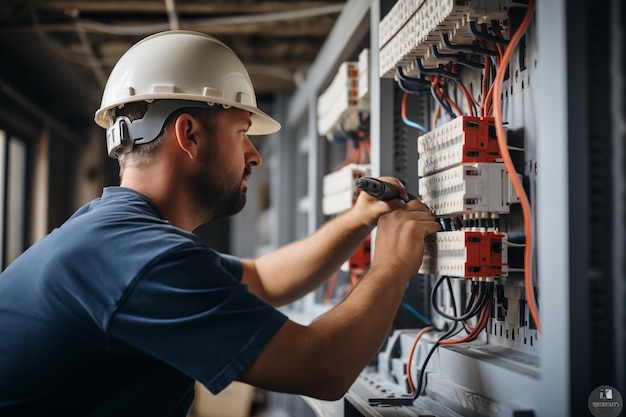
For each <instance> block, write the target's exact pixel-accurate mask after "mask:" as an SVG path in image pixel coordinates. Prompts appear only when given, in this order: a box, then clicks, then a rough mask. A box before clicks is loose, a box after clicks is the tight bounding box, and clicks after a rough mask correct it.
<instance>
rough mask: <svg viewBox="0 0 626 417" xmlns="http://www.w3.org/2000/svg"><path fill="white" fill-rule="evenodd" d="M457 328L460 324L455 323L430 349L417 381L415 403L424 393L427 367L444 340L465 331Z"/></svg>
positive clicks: (414, 395)
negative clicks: (422, 392)
mask: <svg viewBox="0 0 626 417" xmlns="http://www.w3.org/2000/svg"><path fill="white" fill-rule="evenodd" d="M457 327H458V323H454V325H453V326H452V327H451V328H450V330H448V331H447V332H446V333H444V334H443V336H441V337H440V338H439V339H438V340H437V342H436V343H435V345H434V346H433V347H432V348H431V349H430V352H428V355H427V356H426V359H424V363H423V364H422V369H420V376H419V379H418V381H417V387H416V388H415V393H414V394H413V401H415V400H417V399H418V398H419V396H420V393H421V391H422V387H423V385H424V375H426V365H428V361H430V358H431V357H432V356H433V353H435V350H436V349H437V348H438V347H439V346H440V343H441V341H443V340H444V339H447V338H450V337H452V336H455V335H456V334H457V333H458V332H460V331H461V330H463V328H460V329H458V330H457Z"/></svg>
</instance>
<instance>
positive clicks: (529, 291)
mask: <svg viewBox="0 0 626 417" xmlns="http://www.w3.org/2000/svg"><path fill="white" fill-rule="evenodd" d="M534 9H535V0H530V1H529V3H528V9H527V10H526V15H525V16H524V20H522V23H521V24H520V27H519V29H518V30H517V31H516V32H515V35H513V37H512V38H511V40H510V42H509V45H508V46H507V48H506V50H505V52H504V55H503V57H502V60H501V61H500V68H499V69H498V72H497V73H496V78H495V80H494V86H495V87H494V89H493V94H492V99H493V107H494V109H495V112H494V113H495V114H494V119H495V127H496V136H497V138H498V146H499V147H500V153H501V154H502V159H503V160H504V164H505V166H506V170H507V173H508V174H509V177H510V179H511V183H512V184H513V187H514V188H515V192H516V193H517V195H518V196H519V199H520V203H521V206H522V214H523V217H524V232H525V234H526V242H525V243H526V247H525V248H524V286H525V289H526V299H527V301H528V307H529V311H530V314H531V317H532V319H533V321H534V322H535V325H536V326H537V331H539V332H541V325H540V322H539V313H538V311H537V310H538V308H537V300H536V299H535V292H534V285H533V278H532V252H533V234H532V214H531V210H530V203H529V201H528V196H527V195H526V192H525V191H524V187H523V185H522V182H521V181H520V179H519V178H518V176H517V172H516V171H515V166H514V165H513V161H512V159H511V155H510V153H509V150H508V147H507V142H506V133H505V131H504V124H503V122H502V98H501V94H502V84H503V83H504V75H505V73H506V69H507V67H508V63H509V61H510V59H511V55H512V54H513V49H515V47H516V46H517V44H518V43H519V41H520V39H521V38H522V35H523V34H524V32H525V31H526V28H527V27H528V23H529V22H530V18H531V16H532V14H533V11H534Z"/></svg>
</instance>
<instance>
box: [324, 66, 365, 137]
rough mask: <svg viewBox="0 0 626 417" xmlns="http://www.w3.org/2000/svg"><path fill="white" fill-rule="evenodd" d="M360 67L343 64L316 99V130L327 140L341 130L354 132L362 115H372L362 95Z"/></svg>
mask: <svg viewBox="0 0 626 417" xmlns="http://www.w3.org/2000/svg"><path fill="white" fill-rule="evenodd" d="M359 83H360V80H359V63H358V62H352V61H348V62H344V63H342V64H341V65H340V67H339V70H338V71H337V74H335V78H333V80H332V82H331V83H330V85H329V86H328V88H326V90H324V92H323V93H322V94H321V95H320V96H319V98H318V99H317V130H318V132H319V134H320V135H322V136H326V137H328V138H331V137H332V133H333V132H334V131H338V130H344V131H354V130H356V129H357V128H358V127H359V125H360V120H359V113H364V112H365V113H369V107H370V106H369V99H368V98H366V97H364V96H363V95H360V94H359Z"/></svg>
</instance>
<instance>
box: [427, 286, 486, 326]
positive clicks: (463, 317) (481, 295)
mask: <svg viewBox="0 0 626 417" xmlns="http://www.w3.org/2000/svg"><path fill="white" fill-rule="evenodd" d="M446 279H447V280H448V285H449V288H450V294H452V303H453V304H454V303H455V301H454V294H453V293H452V284H451V283H450V277H447V276H445V275H443V276H442V277H441V278H439V280H437V282H436V283H435V285H434V286H433V289H432V291H431V293H430V302H431V303H432V306H433V309H434V310H435V312H436V313H437V314H439V315H440V316H442V317H445V318H447V319H448V320H452V321H465V320H467V319H470V318H472V317H474V316H475V315H476V314H477V313H478V312H479V311H480V310H481V309H482V308H483V307H484V305H485V302H486V299H487V293H488V291H484V289H485V285H484V284H485V283H482V282H481V283H479V284H478V285H479V288H478V289H479V296H478V302H477V303H475V304H473V305H472V307H471V309H470V310H469V311H467V312H464V313H463V314H462V315H461V316H456V306H455V315H454V316H451V315H449V314H447V313H445V312H443V311H442V310H441V309H440V308H439V305H438V303H437V290H438V289H439V287H440V286H441V284H442V283H443V281H444V280H446Z"/></svg>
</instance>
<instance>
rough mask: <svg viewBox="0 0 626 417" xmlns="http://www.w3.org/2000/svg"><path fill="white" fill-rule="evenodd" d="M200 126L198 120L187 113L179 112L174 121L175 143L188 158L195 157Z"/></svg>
mask: <svg viewBox="0 0 626 417" xmlns="http://www.w3.org/2000/svg"><path fill="white" fill-rule="evenodd" d="M200 128H201V125H200V122H199V121H198V120H196V119H195V118H194V117H193V116H192V115H190V114H188V113H183V114H181V115H180V116H178V118H176V121H175V122H174V133H175V135H176V143H177V145H178V147H179V148H180V150H181V151H183V152H184V153H186V154H187V156H189V158H190V159H195V158H196V156H197V155H198V138H199V133H200Z"/></svg>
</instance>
